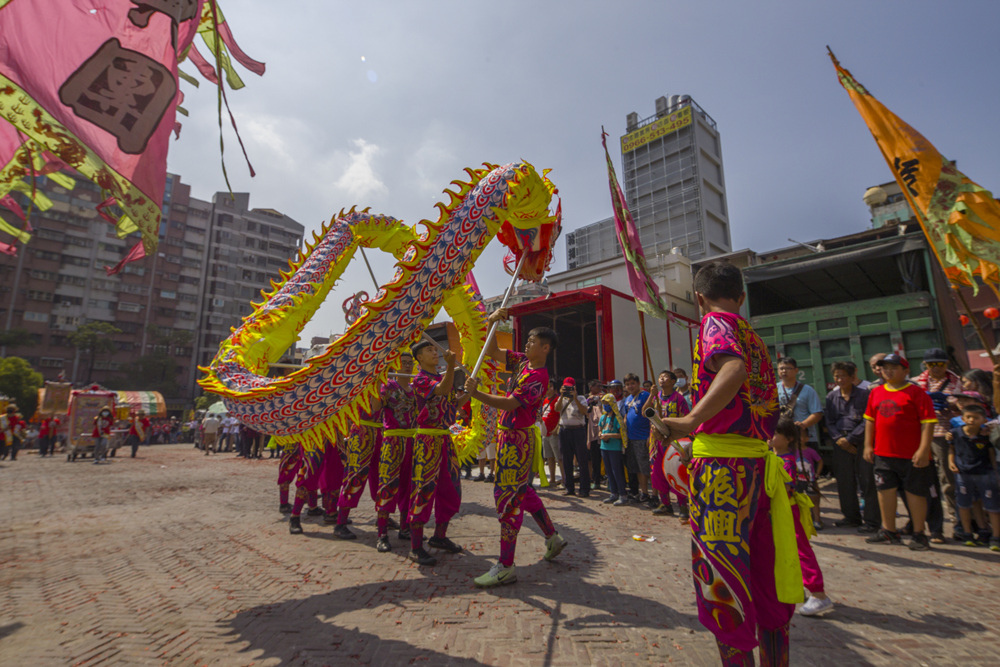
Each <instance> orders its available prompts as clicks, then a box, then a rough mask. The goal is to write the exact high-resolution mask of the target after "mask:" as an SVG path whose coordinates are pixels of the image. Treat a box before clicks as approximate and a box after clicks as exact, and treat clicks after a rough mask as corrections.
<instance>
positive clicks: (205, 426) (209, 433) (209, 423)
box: [201, 413, 222, 456]
mask: <svg viewBox="0 0 1000 667" xmlns="http://www.w3.org/2000/svg"><path fill="white" fill-rule="evenodd" d="M221 427H222V422H220V421H219V418H218V417H216V416H215V414H213V413H209V414H208V415H206V416H205V419H203V420H202V422H201V428H202V444H203V445H204V447H205V456H208V455H209V454H210V453H211V452H213V451H215V440H216V438H217V437H218V435H219V429H220V428H221Z"/></svg>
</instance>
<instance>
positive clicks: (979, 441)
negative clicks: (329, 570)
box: [948, 404, 1000, 551]
mask: <svg viewBox="0 0 1000 667" xmlns="http://www.w3.org/2000/svg"><path fill="white" fill-rule="evenodd" d="M962 419H963V420H964V421H965V424H964V425H963V426H962V427H961V428H956V429H954V430H952V431H951V433H949V440H950V443H951V444H950V449H949V450H948V467H949V468H950V469H951V471H952V472H953V473H955V501H956V503H957V504H958V516H959V518H960V519H961V520H962V530H964V531H965V534H966V536H967V537H968V539H967V541H966V542H965V546H968V547H978V546H985V545H986V544H987V542H988V543H989V545H990V549H992V550H993V551H1000V488H998V484H997V458H996V450H994V449H993V446H992V445H991V444H990V440H989V438H988V437H987V436H985V435H983V433H982V429H983V425H984V424H985V423H986V410H984V409H983V407H982V406H980V405H975V404H973V405H968V406H966V407H965V408H964V409H963V410H962ZM984 509H985V510H986V513H987V514H989V524H990V526H991V527H992V529H993V536H992V538H989V537H988V536H987V535H988V534H987V532H986V530H985V529H983V530H981V531H980V533H979V535H975V534H974V533H973V532H972V516H973V512H974V513H975V515H976V523H977V524H979V526H980V528H983V527H984V526H986V524H987V521H986V518H985V517H984V516H983V510H984Z"/></svg>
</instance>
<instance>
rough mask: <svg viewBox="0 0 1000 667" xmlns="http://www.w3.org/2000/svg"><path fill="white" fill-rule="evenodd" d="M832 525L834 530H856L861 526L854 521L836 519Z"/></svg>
mask: <svg viewBox="0 0 1000 667" xmlns="http://www.w3.org/2000/svg"><path fill="white" fill-rule="evenodd" d="M833 525H834V527H836V528H858V527H860V526H861V523H860V522H859V521H855V520H854V519H837V520H836V521H834V522H833Z"/></svg>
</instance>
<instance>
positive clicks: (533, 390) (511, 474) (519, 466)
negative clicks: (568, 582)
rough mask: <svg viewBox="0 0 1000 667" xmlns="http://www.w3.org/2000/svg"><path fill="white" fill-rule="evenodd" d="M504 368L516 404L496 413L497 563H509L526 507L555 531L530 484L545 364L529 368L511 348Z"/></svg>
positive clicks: (542, 525)
mask: <svg viewBox="0 0 1000 667" xmlns="http://www.w3.org/2000/svg"><path fill="white" fill-rule="evenodd" d="M506 370H507V372H509V373H511V374H512V378H511V382H510V386H509V388H508V391H507V395H508V396H510V397H512V398H516V399H517V401H518V403H520V407H519V408H517V409H516V410H507V411H503V412H501V414H500V424H499V430H500V433H499V437H498V443H497V475H496V484H495V485H494V487H493V497H494V499H495V500H496V506H497V516H498V518H499V520H500V563H501V564H503V566H504V567H510V566H511V565H513V564H514V551H515V550H516V549H517V534H518V532H519V531H520V530H521V523H522V521H523V520H524V512H525V510H527V511H528V512H530V513H531V516H532V517H534V519H535V521H536V522H537V523H538V526H539V527H540V528H541V529H542V533H544V534H545V537H551V536H552V535H553V534H554V533H555V532H556V531H555V528H554V527H553V526H552V520H551V519H549V513H548V512H547V511H545V506H544V505H543V504H542V500H541V498H539V497H538V493H537V492H536V491H535V488H534V487H533V486H532V485H531V479H532V470H533V465H534V462H535V457H536V451H538V452H540V451H541V450H540V448H541V434H540V433H539V430H538V426H537V425H536V422H537V421H538V410H539V408H540V407H541V405H542V400H543V399H544V397H545V390H546V388H547V387H548V386H549V372H548V370H547V369H546V368H545V367H544V366H543V367H542V368H530V367H529V366H528V358H527V357H526V356H525V355H524V354H522V353H520V352H514V351H513V350H508V351H507V369H506ZM538 455H540V453H539V454H538Z"/></svg>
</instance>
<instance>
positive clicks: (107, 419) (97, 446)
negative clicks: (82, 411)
mask: <svg viewBox="0 0 1000 667" xmlns="http://www.w3.org/2000/svg"><path fill="white" fill-rule="evenodd" d="M114 425H115V419H114V417H112V416H111V408H101V411H100V412H99V413H98V414H97V416H96V417H94V432H93V433H92V434H91V435H93V436H94V463H95V464H97V463H101V462H102V461H107V459H108V456H107V452H108V440H109V439H110V438H111V427H112V426H114Z"/></svg>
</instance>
